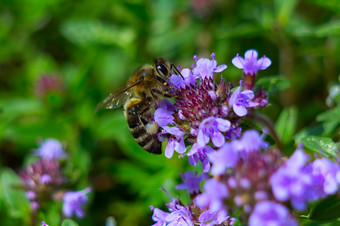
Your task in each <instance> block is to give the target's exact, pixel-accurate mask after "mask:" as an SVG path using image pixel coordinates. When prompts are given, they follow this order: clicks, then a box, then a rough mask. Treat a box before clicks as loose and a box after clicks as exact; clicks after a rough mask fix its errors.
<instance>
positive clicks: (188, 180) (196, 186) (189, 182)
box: [176, 171, 208, 194]
mask: <svg viewBox="0 0 340 226" xmlns="http://www.w3.org/2000/svg"><path fill="white" fill-rule="evenodd" d="M181 178H182V180H183V182H184V183H183V184H179V185H177V186H176V189H180V190H182V189H188V191H189V193H190V194H192V193H198V192H199V191H200V182H201V181H203V180H204V179H206V178H208V175H207V174H205V173H201V174H200V175H199V176H197V174H196V173H193V172H191V171H189V172H186V173H184V174H181Z"/></svg>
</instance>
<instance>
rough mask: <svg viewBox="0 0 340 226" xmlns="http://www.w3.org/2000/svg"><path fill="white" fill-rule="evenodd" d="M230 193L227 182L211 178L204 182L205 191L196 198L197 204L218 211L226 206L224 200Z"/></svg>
mask: <svg viewBox="0 0 340 226" xmlns="http://www.w3.org/2000/svg"><path fill="white" fill-rule="evenodd" d="M228 195H229V192H228V189H227V187H226V185H225V184H222V183H220V182H218V181H217V180H215V179H209V180H207V181H206V182H205V184H204V193H202V194H200V195H198V196H197V197H196V199H195V201H196V204H197V206H198V207H200V208H206V207H208V206H209V210H210V211H212V212H218V211H220V210H222V209H223V208H224V207H223V206H224V205H223V200H224V199H225V198H226V197H227V196H228Z"/></svg>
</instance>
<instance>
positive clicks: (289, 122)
mask: <svg viewBox="0 0 340 226" xmlns="http://www.w3.org/2000/svg"><path fill="white" fill-rule="evenodd" d="M296 123H297V110H296V107H290V108H286V109H284V110H283V111H282V112H281V114H280V116H279V118H278V120H277V122H276V124H275V129H276V132H277V134H278V136H279V138H280V139H281V141H282V143H283V144H287V143H288V142H290V141H291V140H292V137H293V134H294V132H295V128H296Z"/></svg>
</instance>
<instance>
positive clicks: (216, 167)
mask: <svg viewBox="0 0 340 226" xmlns="http://www.w3.org/2000/svg"><path fill="white" fill-rule="evenodd" d="M208 157H209V161H210V162H211V163H212V168H211V173H212V175H220V174H223V173H225V171H226V170H227V169H228V168H233V167H234V166H235V165H236V163H237V161H238V159H239V154H238V153H237V152H236V151H235V150H234V148H233V145H232V144H231V143H225V144H224V145H223V146H222V147H221V148H220V149H219V150H218V151H217V152H212V153H211V154H209V155H208Z"/></svg>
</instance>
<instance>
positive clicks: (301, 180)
mask: <svg viewBox="0 0 340 226" xmlns="http://www.w3.org/2000/svg"><path fill="white" fill-rule="evenodd" d="M308 160H309V156H308V155H306V154H305V153H304V152H303V150H300V149H297V150H296V151H295V152H294V154H293V155H292V156H291V157H290V158H289V159H288V160H287V161H286V162H285V163H284V164H283V165H282V166H281V167H280V168H279V169H278V170H277V171H276V172H275V173H274V174H273V175H272V176H271V178H270V184H271V185H272V190H273V194H274V196H275V198H276V199H277V200H278V201H281V202H285V201H288V200H290V201H291V203H292V206H293V207H294V209H296V210H300V211H302V210H304V209H305V208H306V205H307V203H308V202H309V201H314V200H315V199H316V198H317V197H315V196H317V195H316V194H314V191H313V190H314V188H313V185H315V184H317V183H318V181H317V180H313V175H312V174H311V173H312V172H311V170H310V167H308V166H307V161H308ZM311 192H313V194H311Z"/></svg>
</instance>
